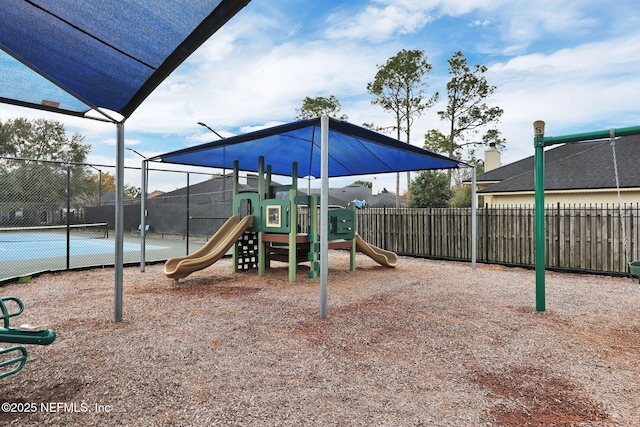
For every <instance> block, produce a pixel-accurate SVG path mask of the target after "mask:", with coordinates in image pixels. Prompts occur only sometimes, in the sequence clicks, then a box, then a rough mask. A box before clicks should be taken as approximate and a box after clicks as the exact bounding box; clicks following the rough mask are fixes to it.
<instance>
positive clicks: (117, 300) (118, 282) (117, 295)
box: [114, 122, 124, 323]
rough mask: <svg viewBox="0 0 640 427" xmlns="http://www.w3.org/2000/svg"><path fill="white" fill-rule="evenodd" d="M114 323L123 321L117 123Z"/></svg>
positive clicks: (119, 134)
mask: <svg viewBox="0 0 640 427" xmlns="http://www.w3.org/2000/svg"><path fill="white" fill-rule="evenodd" d="M115 233H116V242H115V243H116V248H115V260H114V266H115V292H114V306H115V307H114V321H115V322H116V323H117V322H121V321H122V295H123V291H122V282H123V276H124V274H123V247H124V123H122V122H119V123H116V217H115Z"/></svg>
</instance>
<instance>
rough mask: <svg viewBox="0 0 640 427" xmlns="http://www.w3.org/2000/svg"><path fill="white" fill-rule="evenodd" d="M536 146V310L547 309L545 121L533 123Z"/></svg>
mask: <svg viewBox="0 0 640 427" xmlns="http://www.w3.org/2000/svg"><path fill="white" fill-rule="evenodd" d="M533 130H534V140H533V145H534V147H535V153H534V186H535V228H536V243H535V247H536V252H535V265H536V311H545V309H546V303H545V230H544V122H543V121H542V120H538V121H536V122H535V123H534V124H533Z"/></svg>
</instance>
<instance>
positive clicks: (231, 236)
mask: <svg viewBox="0 0 640 427" xmlns="http://www.w3.org/2000/svg"><path fill="white" fill-rule="evenodd" d="M252 226H253V216H251V215H249V216H245V217H244V218H242V219H240V215H235V216H232V217H231V218H229V219H228V220H227V222H225V223H224V224H223V225H222V227H220V229H219V230H218V231H217V232H216V234H214V235H213V237H212V238H211V239H210V240H209V241H208V242H207V243H206V244H205V245H204V246H203V247H202V248H200V249H198V250H197V251H196V252H194V253H192V254H191V255H187V256H183V257H178V258H171V259H169V260H167V262H166V263H165V264H164V274H165V276H167V277H169V278H172V279H176V281H177V280H178V279H182V278H184V277H187V276H188V275H190V274H191V273H193V272H194V271H198V270H202V269H203V268H207V267H209V266H210V265H211V264H213V263H214V262H216V261H218V260H219V259H220V258H222V257H223V256H224V254H226V253H227V251H228V250H229V248H231V246H233V244H234V243H236V242H237V241H238V239H239V238H240V236H242V234H243V233H244V232H245V231H246V230H248V229H249V228H251V227H252Z"/></svg>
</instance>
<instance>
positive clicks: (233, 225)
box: [164, 157, 398, 283]
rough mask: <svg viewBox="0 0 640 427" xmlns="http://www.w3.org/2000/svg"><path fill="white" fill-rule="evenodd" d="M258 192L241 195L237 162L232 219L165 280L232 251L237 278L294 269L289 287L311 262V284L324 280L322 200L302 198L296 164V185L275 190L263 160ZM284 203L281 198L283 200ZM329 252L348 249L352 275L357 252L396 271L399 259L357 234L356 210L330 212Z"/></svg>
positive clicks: (177, 262) (169, 269) (169, 266)
mask: <svg viewBox="0 0 640 427" xmlns="http://www.w3.org/2000/svg"><path fill="white" fill-rule="evenodd" d="M258 164H259V166H258V191H257V192H239V191H238V176H239V170H238V163H237V162H234V173H233V175H234V185H233V194H234V196H233V216H232V217H231V218H229V220H227V222H226V223H225V224H224V225H223V226H222V227H221V228H220V229H219V230H218V231H217V232H216V234H215V235H214V236H213V237H212V238H211V239H210V240H209V242H208V243H207V244H206V245H205V246H203V247H202V248H201V249H200V250H198V251H197V252H195V253H193V254H190V255H187V256H184V257H178V258H171V259H169V260H167V262H166V263H165V267H164V274H165V275H166V276H167V277H169V278H173V279H175V280H176V281H177V280H178V279H181V278H184V277H187V276H188V275H189V274H191V273H193V272H194V271H197V270H201V269H203V268H206V267H208V266H210V265H212V264H213V263H215V262H216V261H218V260H219V259H220V258H222V257H223V256H224V255H225V254H226V253H227V252H228V251H229V249H231V248H233V251H232V257H233V268H234V272H238V271H239V270H247V269H252V268H256V267H257V269H258V274H259V275H260V276H263V275H264V274H265V271H266V269H267V268H269V267H270V263H271V261H283V262H287V263H288V264H289V282H290V283H293V282H295V280H296V271H297V266H298V264H300V263H303V262H307V261H308V262H309V263H310V266H309V273H308V277H309V278H316V277H318V276H319V274H320V234H319V231H320V227H319V224H320V221H321V220H322V219H321V218H320V214H319V209H318V208H319V196H318V195H317V194H312V195H298V192H297V182H298V165H297V163H296V162H294V163H293V164H292V173H291V177H292V184H291V185H285V186H282V185H272V184H271V168H270V167H269V166H267V167H266V173H265V167H264V157H259V159H258ZM283 193H284V196H285V197H284V198H283V197H277V196H278V195H282V194H283ZM304 208H306V209H307V212H308V226H307V230H304V232H303V231H302V230H301V227H300V225H299V224H298V210H299V209H304ZM326 221H327V223H328V248H329V249H347V250H349V251H350V254H351V261H350V269H351V271H355V269H356V252H357V251H360V252H362V253H364V254H365V255H367V256H369V257H370V258H372V259H373V260H374V261H376V262H377V263H379V264H380V265H383V266H387V267H395V266H396V265H397V263H398V256H397V255H396V254H395V253H394V252H390V251H386V250H384V249H381V248H378V247H376V246H373V245H370V244H368V243H367V242H365V241H364V240H363V239H362V238H361V237H360V236H359V235H358V234H357V233H356V217H355V205H354V206H351V208H350V209H333V210H329V211H328V215H327V219H326Z"/></svg>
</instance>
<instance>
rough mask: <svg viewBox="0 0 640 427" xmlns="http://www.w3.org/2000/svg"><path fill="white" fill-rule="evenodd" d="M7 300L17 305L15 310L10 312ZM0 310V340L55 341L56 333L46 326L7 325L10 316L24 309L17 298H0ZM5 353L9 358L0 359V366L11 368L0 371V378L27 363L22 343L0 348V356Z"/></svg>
mask: <svg viewBox="0 0 640 427" xmlns="http://www.w3.org/2000/svg"><path fill="white" fill-rule="evenodd" d="M7 302H12V303H14V304H15V305H17V310H16V311H13V312H10V311H9V309H8V308H7V304H6V303H7ZM0 310H1V311H2V315H0V319H2V320H3V326H2V327H0V342H5V343H12V344H35V345H49V344H51V343H52V342H53V341H55V339H56V333H55V332H54V331H52V330H51V329H46V326H43V325H28V324H25V325H21V326H19V327H17V328H13V327H11V326H10V325H9V319H10V318H11V317H15V316H18V315H19V314H21V313H22V312H23V311H24V304H23V303H22V301H21V300H20V299H19V298H17V297H3V298H0ZM5 355H7V357H9V359H8V360H4V359H0V368H3V369H4V368H5V367H11V369H10V370H8V371H5V372H2V371H0V379H2V378H5V377H8V376H9V375H13V374H16V373H18V372H20V370H21V369H22V368H23V367H24V365H25V364H26V363H27V356H28V354H27V349H26V348H24V346H22V345H16V346H13V347H9V348H0V356H3V357H4V356H5Z"/></svg>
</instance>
